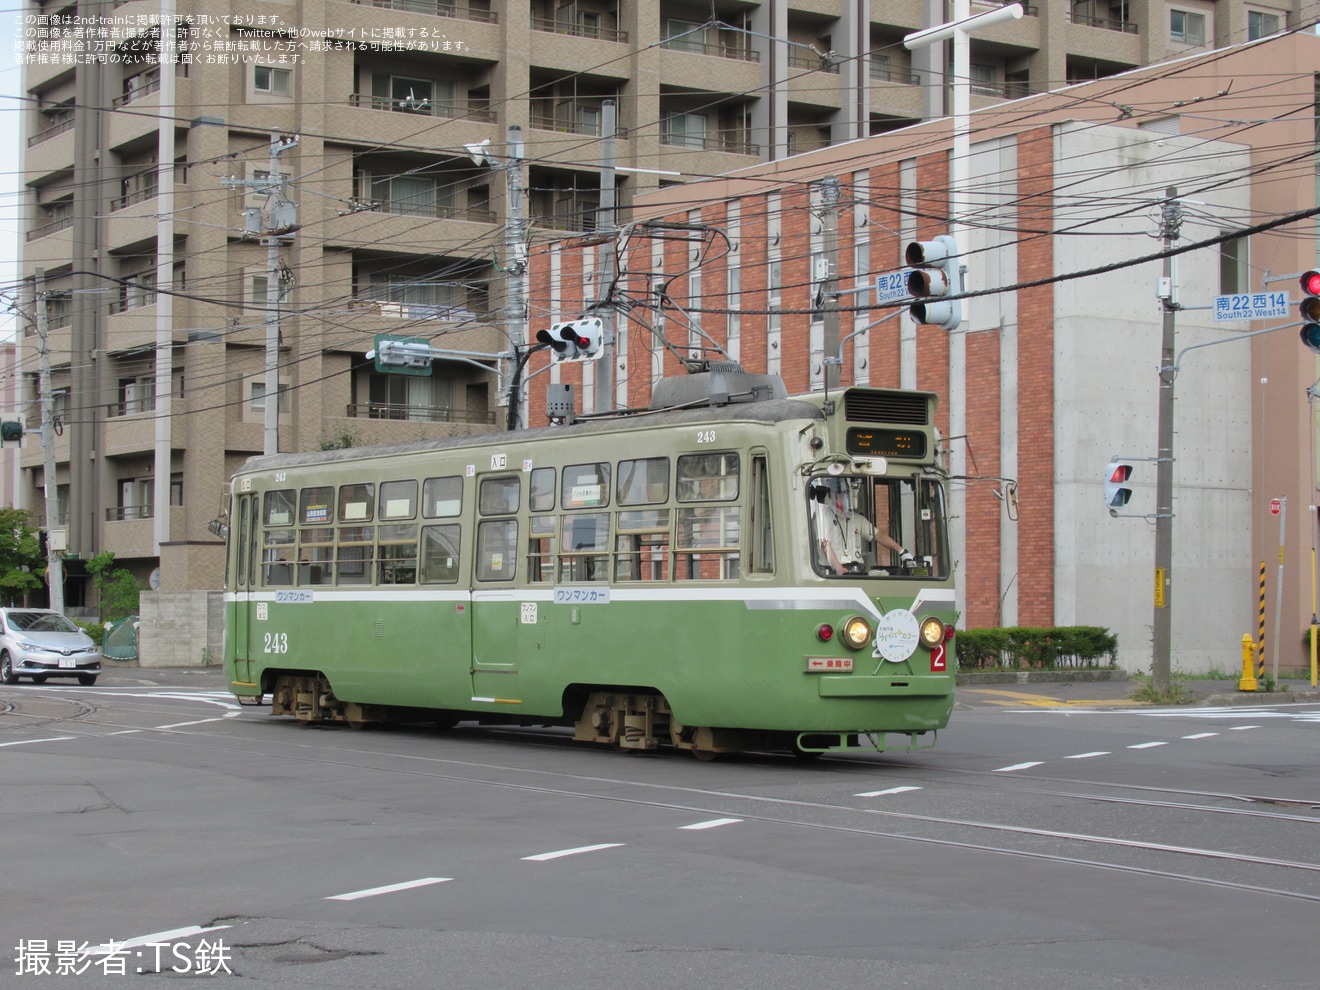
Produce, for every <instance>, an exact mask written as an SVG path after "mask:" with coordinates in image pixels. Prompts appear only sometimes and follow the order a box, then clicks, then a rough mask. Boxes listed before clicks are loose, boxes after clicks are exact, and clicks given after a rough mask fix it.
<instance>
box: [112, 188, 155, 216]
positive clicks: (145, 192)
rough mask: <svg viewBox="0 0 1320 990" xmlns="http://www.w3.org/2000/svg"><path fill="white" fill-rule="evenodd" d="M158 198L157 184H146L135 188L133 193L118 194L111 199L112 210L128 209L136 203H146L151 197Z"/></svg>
mask: <svg viewBox="0 0 1320 990" xmlns="http://www.w3.org/2000/svg"><path fill="white" fill-rule="evenodd" d="M155 198H156V187H155V185H150V186H146V187H145V188H142V189H135V190H134V191H133V192H131V193H125V194H124V195H123V196H116V197H115V198H114V199H112V200H110V212H111V213H113V212H115V211H116V210H123V209H127V208H128V207H130V206H133V205H134V204H136V203H145V202H146V201H147V200H149V199H155Z"/></svg>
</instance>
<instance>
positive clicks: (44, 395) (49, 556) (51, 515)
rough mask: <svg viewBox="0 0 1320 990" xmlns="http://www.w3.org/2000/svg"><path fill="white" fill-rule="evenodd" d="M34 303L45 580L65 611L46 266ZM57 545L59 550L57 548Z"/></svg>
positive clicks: (38, 280) (37, 279) (57, 605)
mask: <svg viewBox="0 0 1320 990" xmlns="http://www.w3.org/2000/svg"><path fill="white" fill-rule="evenodd" d="M34 282H35V285H36V290H37V292H36V302H37V346H38V347H39V348H40V350H39V351H38V365H37V367H38V373H39V381H40V386H39V387H40V388H41V453H42V475H43V477H42V481H43V482H44V485H45V489H46V565H47V566H46V583H47V584H48V585H49V586H50V607H51V608H52V609H54V610H55V611H56V612H63V611H64V558H63V557H62V556H61V555H62V554H63V553H64V549H65V547H66V546H67V545H68V541H67V538H66V537H65V533H64V530H63V529H58V530H57V528H56V527H58V526H59V522H60V486H59V484H58V483H57V481H56V477H55V396H54V395H52V394H51V391H50V326H49V323H48V322H47V316H46V289H45V285H46V269H45V268H38V269H37V270H36V276H35V279H34ZM57 548H58V549H57Z"/></svg>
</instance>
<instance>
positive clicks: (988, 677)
mask: <svg viewBox="0 0 1320 990" xmlns="http://www.w3.org/2000/svg"><path fill="white" fill-rule="evenodd" d="M1127 679H1128V675H1127V671H1126V670H1117V669H1113V668H1096V669H1089V668H1088V669H1085V670H994V671H985V672H980V671H977V672H970V671H969V672H968V673H965V674H955V675H954V683H955V684H966V685H969V686H970V685H975V684H1050V683H1065V684H1066V683H1070V682H1076V683H1087V682H1092V681H1126V680H1127Z"/></svg>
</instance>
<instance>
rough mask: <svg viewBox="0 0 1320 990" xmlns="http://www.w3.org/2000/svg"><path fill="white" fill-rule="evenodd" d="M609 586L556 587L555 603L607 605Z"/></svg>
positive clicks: (608, 601)
mask: <svg viewBox="0 0 1320 990" xmlns="http://www.w3.org/2000/svg"><path fill="white" fill-rule="evenodd" d="M609 603H610V589H609V588H556V589H555V604H556V605H608V604H609Z"/></svg>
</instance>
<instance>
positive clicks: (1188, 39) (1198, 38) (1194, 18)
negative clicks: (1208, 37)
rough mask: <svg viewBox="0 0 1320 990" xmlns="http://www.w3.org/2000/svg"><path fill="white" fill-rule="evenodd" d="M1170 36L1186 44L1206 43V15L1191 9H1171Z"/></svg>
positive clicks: (1173, 39)
mask: <svg viewBox="0 0 1320 990" xmlns="http://www.w3.org/2000/svg"><path fill="white" fill-rule="evenodd" d="M1169 38H1170V40H1172V41H1178V42H1181V43H1182V44H1184V45H1204V44H1205V15H1204V14H1193V13H1192V12H1191V11H1189V10H1171V11H1169Z"/></svg>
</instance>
